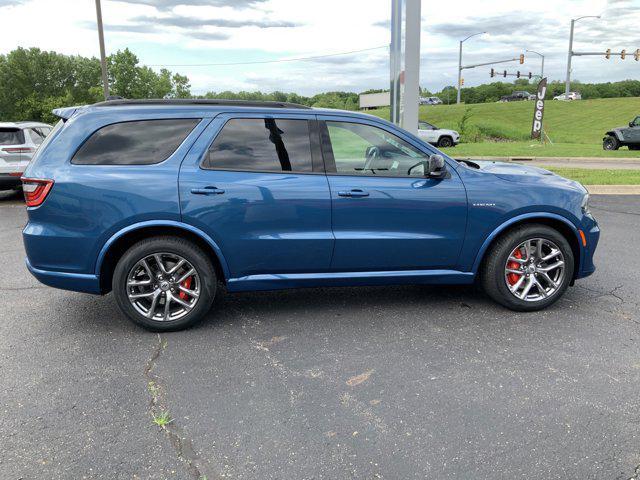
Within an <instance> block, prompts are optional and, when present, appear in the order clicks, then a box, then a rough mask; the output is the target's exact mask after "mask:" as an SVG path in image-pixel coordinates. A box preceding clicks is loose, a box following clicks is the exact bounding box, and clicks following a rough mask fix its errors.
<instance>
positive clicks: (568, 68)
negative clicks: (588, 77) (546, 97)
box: [564, 19, 576, 98]
mask: <svg viewBox="0 0 640 480" xmlns="http://www.w3.org/2000/svg"><path fill="white" fill-rule="evenodd" d="M575 23H576V21H575V20H573V19H572V20H571V30H570V33H569V53H568V55H567V80H566V82H565V85H564V94H565V98H568V97H569V90H571V57H572V56H573V27H574V25H575Z"/></svg>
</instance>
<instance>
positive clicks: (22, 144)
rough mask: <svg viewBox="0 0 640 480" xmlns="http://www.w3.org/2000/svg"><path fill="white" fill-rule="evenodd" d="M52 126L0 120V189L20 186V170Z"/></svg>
mask: <svg viewBox="0 0 640 480" xmlns="http://www.w3.org/2000/svg"><path fill="white" fill-rule="evenodd" d="M52 128H53V127H52V126H51V125H48V124H46V123H40V122H0V190H11V189H13V188H18V187H20V185H21V182H20V176H21V175H22V172H24V169H25V168H27V165H28V164H29V161H30V160H31V157H32V156H33V154H34V152H35V151H36V149H37V148H38V147H39V146H40V144H41V143H42V141H43V140H44V139H45V137H46V136H47V135H49V133H50V132H51V129H52Z"/></svg>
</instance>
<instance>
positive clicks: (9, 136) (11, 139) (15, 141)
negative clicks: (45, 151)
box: [0, 128, 24, 145]
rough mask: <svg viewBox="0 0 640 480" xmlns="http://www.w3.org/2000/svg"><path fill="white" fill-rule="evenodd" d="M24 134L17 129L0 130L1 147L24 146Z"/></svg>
mask: <svg viewBox="0 0 640 480" xmlns="http://www.w3.org/2000/svg"><path fill="white" fill-rule="evenodd" d="M23 143H24V133H23V132H22V130H18V129H16V128H0V145H22V144H23Z"/></svg>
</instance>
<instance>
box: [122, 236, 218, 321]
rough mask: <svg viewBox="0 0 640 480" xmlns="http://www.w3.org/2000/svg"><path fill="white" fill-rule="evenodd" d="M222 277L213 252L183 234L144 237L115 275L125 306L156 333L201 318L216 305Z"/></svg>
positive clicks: (132, 314) (124, 307)
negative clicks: (219, 276) (214, 264)
mask: <svg viewBox="0 0 640 480" xmlns="http://www.w3.org/2000/svg"><path fill="white" fill-rule="evenodd" d="M216 284H217V278H216V273H215V269H214V268H213V266H212V264H211V260H210V259H209V258H208V256H207V255H206V254H205V253H204V252H203V251H202V250H201V249H200V248H199V247H198V246H196V245H194V244H193V243H191V242H189V241H187V240H184V239H182V238H178V237H168V236H167V237H153V238H149V239H146V240H142V241H140V242H138V243H136V244H135V245H133V246H132V247H131V248H129V250H127V251H126V252H125V254H124V255H123V256H122V258H121V259H120V261H119V262H118V264H117V265H116V268H115V271H114V274H113V293H114V296H115V298H116V301H117V303H118V306H119V307H120V309H121V310H122V311H123V312H124V313H125V314H126V315H127V316H128V317H129V318H130V319H131V320H132V321H133V322H135V323H137V324H138V325H140V326H142V327H144V328H146V329H148V330H152V331H157V332H161V331H172V330H181V329H183V328H187V327H190V326H192V325H194V324H195V323H197V322H198V321H200V320H201V319H202V318H203V317H204V316H205V315H206V313H207V312H208V311H209V308H210V307H211V303H212V302H213V298H214V296H215V293H216Z"/></svg>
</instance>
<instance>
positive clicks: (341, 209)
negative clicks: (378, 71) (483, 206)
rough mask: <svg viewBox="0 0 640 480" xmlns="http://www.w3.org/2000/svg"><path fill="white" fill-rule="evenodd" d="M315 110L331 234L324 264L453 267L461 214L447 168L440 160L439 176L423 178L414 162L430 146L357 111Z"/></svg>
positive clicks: (340, 267) (459, 188) (459, 190)
mask: <svg viewBox="0 0 640 480" xmlns="http://www.w3.org/2000/svg"><path fill="white" fill-rule="evenodd" d="M318 118H319V119H320V120H324V121H325V122H321V128H322V132H323V142H322V144H323V154H324V156H325V161H326V163H327V176H328V179H329V186H330V188H331V200H332V212H333V215H332V228H333V233H334V236H335V239H336V241H335V247H334V255H333V259H332V263H331V267H332V269H333V270H335V271H352V270H405V269H455V268H456V266H457V263H458V256H459V253H460V249H461V247H462V243H463V240H464V235H465V228H466V219H467V197H466V192H465V188H464V185H463V184H462V181H461V180H460V178H459V176H458V174H457V172H456V171H455V169H453V168H451V167H450V166H448V167H447V168H448V170H449V174H448V175H447V178H443V179H429V178H425V177H424V174H423V173H422V172H424V169H422V171H420V170H419V169H415V168H414V167H415V165H419V164H420V163H421V162H423V161H425V160H427V159H428V157H429V155H430V154H431V152H430V151H429V149H428V148H426V147H425V146H424V144H422V143H421V142H419V141H418V140H417V139H415V138H414V137H411V136H409V135H408V134H407V133H406V132H404V131H402V130H399V129H394V128H392V127H389V126H387V125H380V124H376V123H373V122H367V121H366V120H360V119H353V118H351V119H348V120H345V119H343V118H339V117H329V116H326V117H324V116H319V117H318ZM356 137H357V138H356ZM363 142H364V144H363Z"/></svg>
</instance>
